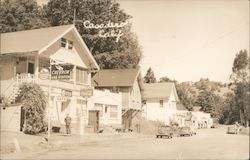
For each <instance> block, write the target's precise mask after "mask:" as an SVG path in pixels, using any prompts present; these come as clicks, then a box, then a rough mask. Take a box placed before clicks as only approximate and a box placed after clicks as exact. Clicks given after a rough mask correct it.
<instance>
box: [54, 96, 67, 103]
mask: <svg viewBox="0 0 250 160" xmlns="http://www.w3.org/2000/svg"><path fill="white" fill-rule="evenodd" d="M56 101H57V102H66V101H67V97H63V96H60V97H56Z"/></svg>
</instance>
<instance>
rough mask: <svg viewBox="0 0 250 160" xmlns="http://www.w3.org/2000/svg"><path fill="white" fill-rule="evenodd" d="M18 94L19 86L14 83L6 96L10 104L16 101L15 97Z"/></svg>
mask: <svg viewBox="0 0 250 160" xmlns="http://www.w3.org/2000/svg"><path fill="white" fill-rule="evenodd" d="M19 94H20V88H19V86H18V85H17V83H16V84H14V85H13V88H12V91H11V93H10V95H9V96H8V97H7V98H8V101H9V102H10V104H15V103H16V98H17V97H18V95H19Z"/></svg>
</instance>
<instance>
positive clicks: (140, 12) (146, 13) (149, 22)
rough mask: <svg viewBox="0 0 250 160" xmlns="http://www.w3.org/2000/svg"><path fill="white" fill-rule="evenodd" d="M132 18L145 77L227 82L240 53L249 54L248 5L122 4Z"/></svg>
mask: <svg viewBox="0 0 250 160" xmlns="http://www.w3.org/2000/svg"><path fill="white" fill-rule="evenodd" d="M117 2H119V3H120V4H121V8H122V9H124V10H125V12H126V13H128V14H130V15H132V16H133V20H132V23H133V30H134V31H135V32H136V34H137V36H138V38H139V43H140V44H141V46H142V48H143V55H144V58H143V59H142V61H141V68H142V75H143V76H144V75H145V74H146V70H147V69H148V68H149V67H150V66H151V67H152V69H153V71H154V73H155V76H156V78H160V77H163V76H168V77H169V78H172V79H176V80H178V81H191V80H192V81H197V80H199V79H200V78H201V77H203V78H209V79H210V80H215V81H222V82H226V81H228V79H229V75H230V74H231V68H232V64H233V59H234V58H235V54H236V53H237V52H238V51H239V50H240V49H247V50H248V51H249V1H248V0H175V1H174V0H134V1H133V0H117Z"/></svg>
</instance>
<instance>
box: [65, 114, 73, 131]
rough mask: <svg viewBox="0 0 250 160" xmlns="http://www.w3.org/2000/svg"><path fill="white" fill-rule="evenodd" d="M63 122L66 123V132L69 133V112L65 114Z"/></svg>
mask: <svg viewBox="0 0 250 160" xmlns="http://www.w3.org/2000/svg"><path fill="white" fill-rule="evenodd" d="M64 122H65V125H66V133H67V134H71V131H70V125H71V117H70V116H69V114H67V116H66V118H65V119H64Z"/></svg>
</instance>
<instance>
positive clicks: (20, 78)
mask: <svg viewBox="0 0 250 160" xmlns="http://www.w3.org/2000/svg"><path fill="white" fill-rule="evenodd" d="M16 80H17V84H22V83H35V82H36V81H37V78H36V76H35V75H33V74H30V73H21V74H18V75H17V76H16Z"/></svg>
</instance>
